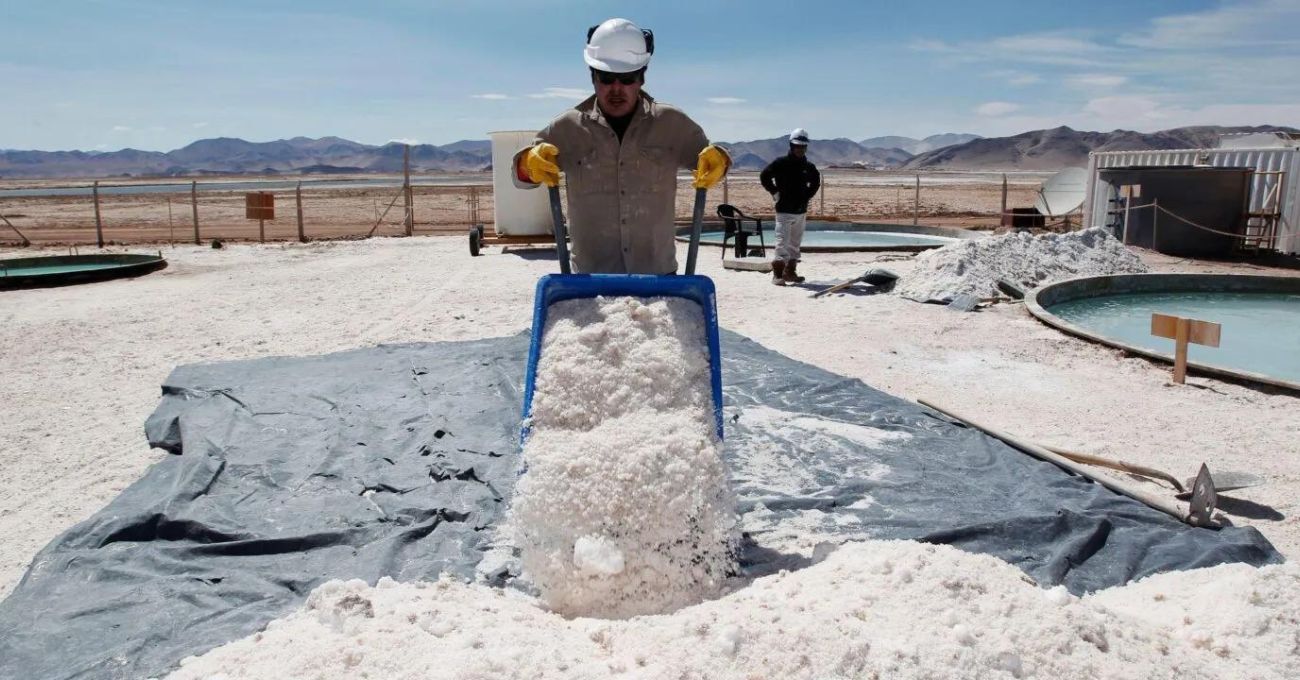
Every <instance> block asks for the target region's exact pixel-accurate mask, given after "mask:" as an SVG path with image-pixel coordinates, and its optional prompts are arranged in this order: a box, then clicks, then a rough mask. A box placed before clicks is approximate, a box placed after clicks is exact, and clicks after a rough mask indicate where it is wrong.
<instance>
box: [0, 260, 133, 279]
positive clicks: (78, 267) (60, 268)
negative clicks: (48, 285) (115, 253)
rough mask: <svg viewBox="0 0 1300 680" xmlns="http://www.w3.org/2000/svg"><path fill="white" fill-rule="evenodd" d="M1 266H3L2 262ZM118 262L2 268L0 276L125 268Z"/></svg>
mask: <svg viewBox="0 0 1300 680" xmlns="http://www.w3.org/2000/svg"><path fill="white" fill-rule="evenodd" d="M0 264H3V262H2V261H0ZM123 266H126V265H123V264H121V263H118V262H97V263H93V264H52V265H45V266H40V267H12V268H6V267H0V276H40V275H44V274H67V273H68V272H84V271H90V270H93V269H115V268H117V267H123Z"/></svg>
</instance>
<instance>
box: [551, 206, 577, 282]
mask: <svg viewBox="0 0 1300 680" xmlns="http://www.w3.org/2000/svg"><path fill="white" fill-rule="evenodd" d="M546 191H547V193H549V194H550V195H551V228H552V229H553V230H554V231H555V255H556V257H557V258H558V259H559V260H560V273H561V274H572V273H573V270H572V269H571V268H570V267H569V236H568V234H566V233H565V230H564V210H563V209H562V208H561V207H560V187H559V186H553V187H547V188H546Z"/></svg>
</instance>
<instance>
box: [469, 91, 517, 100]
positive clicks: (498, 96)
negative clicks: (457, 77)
mask: <svg viewBox="0 0 1300 680" xmlns="http://www.w3.org/2000/svg"><path fill="white" fill-rule="evenodd" d="M470 97H471V98H473V99H492V100H500V99H511V98H512V97H511V96H510V95H508V94H500V93H497V92H488V93H485V94H472V95H470Z"/></svg>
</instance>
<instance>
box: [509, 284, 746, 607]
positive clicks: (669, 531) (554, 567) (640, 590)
mask: <svg viewBox="0 0 1300 680" xmlns="http://www.w3.org/2000/svg"><path fill="white" fill-rule="evenodd" d="M547 317H548V319H547V323H546V329H545V332H544V334H543V336H542V338H543V339H542V348H541V355H540V358H539V360H538V365H537V377H536V383H535V389H534V393H533V402H532V419H531V422H530V426H531V428H532V429H531V434H530V435H529V437H528V440H527V442H526V443H525V445H524V450H523V459H524V464H525V466H526V470H527V471H526V473H525V474H524V475H523V476H522V477H521V478H520V480H519V484H518V485H517V487H516V490H515V496H514V499H513V501H512V503H511V508H510V515H509V518H508V520H507V526H506V527H505V528H503V530H502V531H503V533H504V534H505V535H506V536H507V537H508V538H509V540H511V541H513V542H514V543H515V545H517V546H518V547H519V550H520V557H521V561H522V566H523V575H524V577H525V578H527V579H528V580H530V581H532V582H533V583H534V584H535V585H536V586H537V588H538V590H539V591H540V593H541V596H542V599H543V601H544V602H545V603H546V604H547V605H548V606H549V607H551V608H552V609H553V610H555V611H557V612H560V613H563V614H566V615H570V616H600V617H627V616H633V615H637V614H647V613H662V612H667V611H672V610H674V609H677V608H680V607H682V606H685V605H688V604H693V603H696V602H699V601H700V600H702V599H704V598H706V597H710V596H713V595H715V594H716V593H717V592H718V591H719V589H720V588H721V586H722V583H723V580H724V579H725V578H726V576H727V575H728V574H729V573H731V572H732V571H733V570H734V555H733V553H734V546H735V542H736V539H737V536H736V532H737V526H738V521H737V517H736V510H735V497H734V496H733V495H732V493H731V490H730V487H729V486H728V484H727V470H726V467H725V466H724V465H723V462H722V459H721V456H720V453H719V449H718V446H719V441H718V439H717V436H716V431H715V424H714V413H713V393H712V388H711V383H710V373H709V353H708V347H707V344H706V336H705V328H704V318H703V311H702V310H701V309H700V306H699V304H697V303H695V302H691V301H688V300H683V299H679V298H651V299H640V298H634V297H617V298H595V299H580V300H567V301H563V302H558V303H556V304H554V305H552V306H551V307H550V309H549V310H548V312H547Z"/></svg>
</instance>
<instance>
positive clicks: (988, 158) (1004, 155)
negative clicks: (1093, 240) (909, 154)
mask: <svg viewBox="0 0 1300 680" xmlns="http://www.w3.org/2000/svg"><path fill="white" fill-rule="evenodd" d="M1266 130H1288V131H1293V128H1283V127H1277V126H1268V125H1265V126H1259V127H1218V126H1197V127H1182V128H1174V129H1171V130H1161V131H1160V132H1151V133H1144V132H1133V131H1132V130H1115V131H1113V132H1084V131H1080V130H1074V129H1071V128H1068V127H1064V126H1062V127H1058V128H1052V129H1050V130H1033V131H1031V132H1024V133H1021V134H1018V135H1015V136H1013V137H985V138H982V139H975V140H972V141H969V142H966V143H965V144H958V145H956V146H949V147H944V148H942V149H936V150H934V151H929V152H926V153H923V154H920V155H918V156H916V157H915V158H912V159H911V160H910V161H908V162H907V164H906V165H905V166H904V168H905V169H907V170H1059V169H1061V168H1066V167H1072V166H1083V165H1087V163H1088V154H1089V153H1090V152H1093V151H1135V150H1144V149H1155V150H1158V149H1200V148H1213V147H1215V146H1217V145H1218V141H1219V136H1220V135H1221V134H1223V133H1227V132H1262V131H1266Z"/></svg>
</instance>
